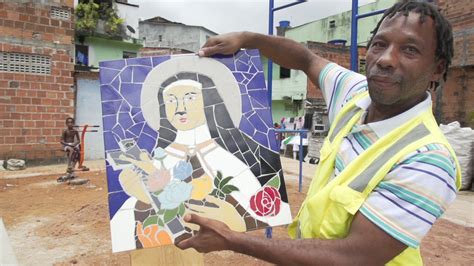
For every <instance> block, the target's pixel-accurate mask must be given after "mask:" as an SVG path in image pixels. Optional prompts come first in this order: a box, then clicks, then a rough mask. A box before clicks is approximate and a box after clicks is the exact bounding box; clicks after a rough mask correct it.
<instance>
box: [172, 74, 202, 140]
mask: <svg viewBox="0 0 474 266" xmlns="http://www.w3.org/2000/svg"><path fill="white" fill-rule="evenodd" d="M201 87H202V85H201V84H200V83H197V82H195V81H191V80H183V81H178V82H175V83H172V84H170V85H169V86H168V87H166V88H165V89H164V90H163V100H164V103H165V110H166V118H168V121H169V122H170V123H171V125H173V127H175V128H176V129H177V130H183V131H186V130H190V129H193V128H196V127H198V126H201V125H204V124H205V123H206V116H205V114H204V101H203V97H202V93H201Z"/></svg>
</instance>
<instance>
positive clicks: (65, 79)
mask: <svg viewBox="0 0 474 266" xmlns="http://www.w3.org/2000/svg"><path fill="white" fill-rule="evenodd" d="M0 32H1V33H2V34H1V35H0V159H9V158H19V159H26V160H29V161H30V162H34V161H36V162H39V161H51V160H57V159H60V158H61V159H62V158H64V152H63V151H61V150H60V148H61V147H60V145H59V139H60V135H61V133H62V130H63V129H64V128H65V119H66V118H67V117H69V116H72V115H73V114H74V100H75V95H74V88H73V85H74V80H73V75H72V74H73V70H74V63H73V61H74V44H73V41H74V23H73V1H72V0H43V1H33V0H21V1H1V2H0Z"/></svg>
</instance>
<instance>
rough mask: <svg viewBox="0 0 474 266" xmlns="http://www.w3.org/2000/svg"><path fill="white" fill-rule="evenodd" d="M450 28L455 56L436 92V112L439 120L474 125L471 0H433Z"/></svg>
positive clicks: (473, 37)
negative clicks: (445, 78) (451, 28)
mask: <svg viewBox="0 0 474 266" xmlns="http://www.w3.org/2000/svg"><path fill="white" fill-rule="evenodd" d="M435 2H436V4H437V5H438V6H439V7H440V9H441V12H442V13H443V14H444V15H445V16H446V17H447V18H448V20H449V21H450V22H451V25H452V27H453V35H454V58H453V61H452V64H451V67H450V69H449V72H448V78H447V81H446V83H444V84H442V87H441V89H439V90H438V91H437V96H434V97H433V99H435V100H434V101H435V114H436V117H437V119H438V122H440V123H445V124H447V123H450V122H452V121H459V122H460V123H461V125H462V126H469V127H471V128H474V16H473V15H472V10H474V2H473V1H471V0H457V1H453V0H438V1H435Z"/></svg>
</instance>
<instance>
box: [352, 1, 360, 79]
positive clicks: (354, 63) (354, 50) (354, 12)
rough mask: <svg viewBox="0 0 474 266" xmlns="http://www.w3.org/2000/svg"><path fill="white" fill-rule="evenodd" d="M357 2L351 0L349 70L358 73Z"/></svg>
mask: <svg viewBox="0 0 474 266" xmlns="http://www.w3.org/2000/svg"><path fill="white" fill-rule="evenodd" d="M358 8H359V0H352V16H351V70H352V71H355V72H358V67H357V62H358V58H357V57H358V53H357V21H358V20H357V14H358V12H359V10H358Z"/></svg>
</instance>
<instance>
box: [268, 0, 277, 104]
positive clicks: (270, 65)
mask: <svg viewBox="0 0 474 266" xmlns="http://www.w3.org/2000/svg"><path fill="white" fill-rule="evenodd" d="M268 2H269V6H268V35H273V12H274V11H273V7H274V4H275V2H274V0H270V1H268ZM272 79H273V61H272V60H271V59H270V58H268V65H267V88H268V106H269V107H270V110H271V108H272V85H273V82H272Z"/></svg>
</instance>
